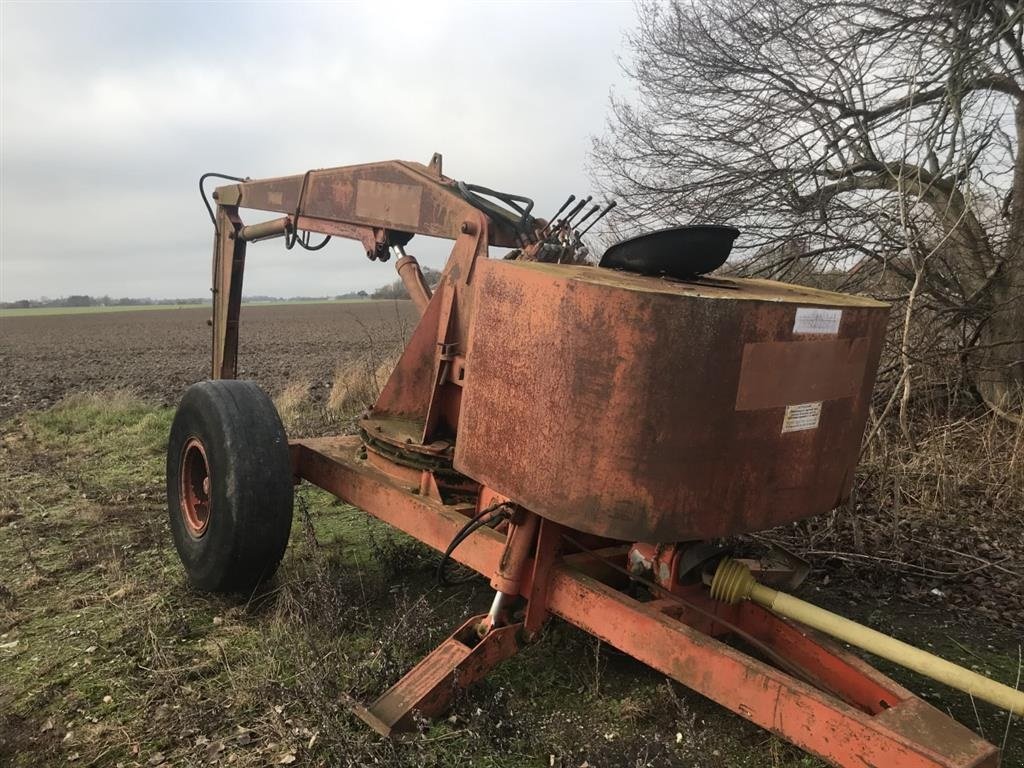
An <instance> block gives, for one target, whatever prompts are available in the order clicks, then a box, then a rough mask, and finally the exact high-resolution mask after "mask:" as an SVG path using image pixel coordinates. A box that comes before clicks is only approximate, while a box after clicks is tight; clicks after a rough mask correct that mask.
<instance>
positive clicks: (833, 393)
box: [736, 337, 870, 411]
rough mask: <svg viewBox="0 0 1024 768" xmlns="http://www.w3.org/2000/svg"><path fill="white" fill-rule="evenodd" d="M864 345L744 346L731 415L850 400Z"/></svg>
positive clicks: (863, 341) (859, 380) (859, 381)
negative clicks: (820, 402) (735, 411)
mask: <svg viewBox="0 0 1024 768" xmlns="http://www.w3.org/2000/svg"><path fill="white" fill-rule="evenodd" d="M869 346H870V345H869V339H867V338H866V337H862V338H859V339H828V340H822V341H769V342H754V343H750V344H746V345H744V347H743V362H742V365H741V367H740V379H739V385H738V386H737V388H736V410H737V411H756V410H762V409H764V408H779V407H781V406H784V405H799V404H800V403H813V402H819V401H822V400H838V399H839V398H842V397H853V396H854V395H855V394H857V392H858V391H859V390H860V388H861V387H862V386H863V384H864V367H865V365H866V364H867V360H868V349H869Z"/></svg>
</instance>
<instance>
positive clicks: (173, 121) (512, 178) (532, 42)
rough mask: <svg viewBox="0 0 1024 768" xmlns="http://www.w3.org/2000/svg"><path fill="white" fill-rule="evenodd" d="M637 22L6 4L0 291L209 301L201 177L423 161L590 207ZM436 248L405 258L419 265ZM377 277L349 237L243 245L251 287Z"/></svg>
mask: <svg viewBox="0 0 1024 768" xmlns="http://www.w3.org/2000/svg"><path fill="white" fill-rule="evenodd" d="M632 23H633V9H632V6H631V5H630V4H628V3H621V4H620V3H615V4H611V3H608V4H584V3H576V4H552V5H548V4H530V3H525V2H524V3H515V4H512V3H509V4H488V5H469V4H434V3H408V4H404V3H403V4H374V5H369V4H367V5H358V6H353V5H340V4H339V5H321V4H318V5H296V4H281V5H233V4H180V5H175V4H166V5H152V4H138V5H127V4H118V5H98V4H88V5H86V4H82V5H73V4H61V5H56V4H27V3H4V4H3V21H2V25H0V26H2V43H3V46H2V47H3V52H2V73H0V78H2V86H3V88H2V96H0V98H2V129H3V132H2V180H0V185H2V201H0V207H2V231H0V296H2V298H3V300H5V301H9V300H12V299H15V298H26V297H35V296H40V295H49V296H59V295H66V294H69V293H92V294H104V293H106V294H111V295H127V296H153V297H174V296H186V295H197V294H202V293H204V292H205V290H206V289H207V288H208V282H209V258H210V247H211V231H210V224H209V220H208V219H207V217H206V212H205V211H204V210H203V208H202V204H201V203H200V201H199V199H198V191H197V189H196V182H197V179H198V177H199V175H200V174H201V173H202V172H204V171H207V170H214V171H222V172H225V173H232V174H237V175H249V176H253V177H261V176H277V175H284V174H291V173H301V172H303V171H305V170H307V169H309V168H318V167H329V166H335V165H346V164H350V163H360V162H370V161H375V160H384V159H391V158H401V159H411V160H419V161H421V162H422V161H426V160H427V159H428V158H429V157H430V155H431V153H432V152H434V151H440V152H443V153H444V155H445V170H446V173H448V174H449V175H452V176H454V177H456V178H460V179H466V180H468V181H472V182H475V183H483V184H486V185H488V186H492V187H495V188H499V189H507V190H509V191H513V192H518V193H523V194H527V195H530V196H531V197H534V198H535V199H536V201H537V204H538V208H539V210H541V211H542V212H543V211H546V210H548V209H552V210H553V209H554V208H556V207H557V206H558V204H559V203H560V202H561V201H562V199H564V197H565V195H567V194H568V193H569V192H574V193H576V194H580V193H581V192H586V191H587V187H588V182H587V178H586V173H585V170H584V164H585V159H586V153H587V149H588V147H589V137H590V136H591V135H593V134H595V133H599V132H600V131H601V129H602V126H603V124H604V116H605V107H606V102H607V94H608V91H609V89H610V88H611V87H612V86H613V85H614V84H616V83H619V82H620V76H619V70H618V65H617V62H616V56H617V52H618V50H619V48H620V44H621V38H622V35H623V34H624V32H625V31H626V30H627V29H628V28H629V27H630V26H631V24H632ZM263 215H264V214H258V213H255V212H253V213H250V214H249V220H252V221H255V220H259V219H260V218H261V217H262V216H263ZM447 249H448V246H446V245H444V244H441V243H429V242H428V243H421V242H420V241H419V240H414V241H413V243H412V244H411V246H410V251H411V252H414V253H417V254H418V255H421V256H425V257H426V258H424V259H423V260H424V261H426V262H427V263H428V264H432V265H435V266H439V265H440V264H441V263H442V262H443V259H444V255H445V254H446V253H447ZM392 279H393V274H392V271H391V270H390V269H387V268H384V267H381V266H380V265H379V264H375V263H370V262H367V261H366V260H365V257H363V256H362V251H361V248H360V247H359V246H358V245H356V244H354V243H348V242H338V243H332V244H331V245H329V246H328V247H327V248H326V249H324V251H321V252H319V253H317V254H308V253H305V252H302V253H296V252H287V251H285V250H284V248H283V246H282V245H281V244H280V242H270V243H265V244H259V245H257V246H255V247H253V248H252V250H251V258H250V260H249V264H248V265H247V268H246V292H247V293H253V294H256V293H267V294H280V295H297V294H322V293H341V292H344V291H348V290H356V289H361V288H372V287H374V286H377V285H380V284H382V283H384V282H388V281H390V280H392Z"/></svg>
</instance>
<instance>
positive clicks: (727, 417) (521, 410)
mask: <svg viewBox="0 0 1024 768" xmlns="http://www.w3.org/2000/svg"><path fill="white" fill-rule="evenodd" d="M476 275H477V277H476V299H475V300H476V302H477V304H478V306H480V307H486V311H481V312H477V313H476V315H475V316H474V318H473V321H472V323H471V324H470V329H471V331H470V338H469V348H468V350H467V355H466V357H467V361H468V371H469V373H468V376H467V380H466V384H465V386H464V387H463V394H462V402H461V414H460V419H459V432H458V440H457V442H456V444H455V462H454V463H455V468H456V469H458V470H459V471H461V472H462V473H464V474H466V475H468V476H469V477H472V478H474V479H475V480H477V481H479V482H481V483H484V484H486V485H487V486H488V487H491V488H494V489H495V490H496V491H498V492H500V493H503V494H505V495H506V496H508V497H509V498H511V499H513V500H515V501H516V502H517V503H519V504H522V505H523V506H524V507H526V508H527V509H530V510H532V511H534V512H536V513H537V514H539V515H541V516H543V517H546V518H548V519H551V520H555V521H557V522H559V523H561V524H562V525H565V526H566V527H568V528H572V529H575V530H578V531H586V532H589V533H594V534H598V535H601V536H608V537H611V538H617V539H623V540H627V541H648V542H676V541H692V540H697V539H709V538H714V537H718V536H727V535H734V534H737V533H742V532H747V531H758V530H765V529H767V528H771V527H773V526H776V525H780V524H783V523H786V522H790V521H792V520H797V519H801V518H805V517H809V516H811V515H817V514H822V513H823V512H826V511H828V510H831V509H833V508H835V507H836V506H837V505H838V504H840V503H841V502H842V501H843V500H844V499H845V498H846V497H847V495H848V494H849V491H850V487H851V485H852V482H853V472H852V468H853V467H854V466H855V465H856V463H857V457H858V455H859V451H860V441H861V436H862V434H863V431H864V423H865V420H866V418H867V411H868V406H869V404H870V401H871V391H872V387H873V384H874V378H875V371H876V369H877V366H878V358H879V355H880V353H881V348H882V340H883V337H884V334H885V327H886V318H887V316H888V308H887V307H886V306H885V305H883V304H880V303H878V302H875V301H872V300H870V299H863V298H859V297H845V296H840V295H838V294H834V293H827V292H824V291H815V290H814V289H810V288H801V287H796V286H787V285H782V284H780V283H773V282H769V281H762V280H740V279H732V278H716V279H714V280H709V279H706V278H705V279H704V280H698V281H694V282H679V281H669V280H662V279H658V278H652V277H646V276H642V275H635V274H628V273H621V272H615V271H613V270H608V269H595V268H593V267H586V266H566V265H558V264H538V263H525V262H515V261H512V262H508V261H496V260H488V261H483V262H481V263H480V264H478V265H477V267H476ZM808 308H809V309H813V310H815V311H819V312H822V311H823V312H829V313H834V315H833V316H835V317H840V320H839V322H838V328H837V331H836V333H835V334H834V335H810V336H808V335H807V334H803V333H797V332H795V331H794V328H799V326H798V325H797V323H796V320H795V317H796V314H797V313H798V312H801V311H803V310H806V309H808ZM800 404H809V405H814V406H815V407H816V408H817V409H818V412H819V413H820V417H819V418H817V419H816V420H815V421H814V424H813V428H806V429H797V430H793V431H786V429H785V427H784V421H785V419H786V416H787V411H791V408H792V407H794V406H799V405H800Z"/></svg>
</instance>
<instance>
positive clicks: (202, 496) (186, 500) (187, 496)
mask: <svg viewBox="0 0 1024 768" xmlns="http://www.w3.org/2000/svg"><path fill="white" fill-rule="evenodd" d="M180 477H181V493H180V498H181V516H182V518H183V519H184V521H185V528H186V529H188V532H189V533H190V534H191V535H192V536H194V537H196V538H199V537H200V536H202V535H203V534H204V533H206V529H207V527H208V526H209V525H210V465H209V463H208V462H207V461H206V449H205V448H204V447H203V444H202V442H200V441H199V439H198V438H195V437H190V438H189V439H188V442H187V443H185V447H184V448H182V451H181V472H180Z"/></svg>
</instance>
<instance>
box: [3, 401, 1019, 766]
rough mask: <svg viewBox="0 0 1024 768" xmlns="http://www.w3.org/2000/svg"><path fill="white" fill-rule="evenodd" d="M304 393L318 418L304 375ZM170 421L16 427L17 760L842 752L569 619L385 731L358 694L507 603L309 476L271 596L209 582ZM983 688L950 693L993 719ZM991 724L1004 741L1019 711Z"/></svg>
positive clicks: (978, 657) (6, 553)
mask: <svg viewBox="0 0 1024 768" xmlns="http://www.w3.org/2000/svg"><path fill="white" fill-rule="evenodd" d="M282 395H286V396H284V397H283V400H285V401H286V403H285V404H286V405H287V406H288V407H289V408H290V409H291V410H292V412H293V415H295V414H298V413H300V411H301V408H302V402H303V398H302V388H301V387H296V388H294V391H292V392H288V393H282ZM171 418H172V412H171V410H170V409H166V408H158V407H153V406H150V405H148V404H146V403H143V402H140V401H139V400H136V399H134V398H132V397H128V396H125V395H120V394H116V393H114V394H104V395H93V396H76V397H73V398H70V399H68V400H66V401H64V402H62V403H60V404H58V405H57V406H55V407H54V408H52V409H49V410H45V411H38V412H33V413H28V414H25V415H23V416H21V417H19V418H18V419H17V420H16V421H12V422H8V423H7V424H5V425H3V430H2V443H0V563H3V564H4V567H3V568H2V569H0V669H2V671H3V674H0V764H3V765H11V766H14V768H22V767H28V766H31V767H32V768H35V767H36V766H39V765H53V764H65V763H70V764H72V765H97V766H116V765H123V766H148V765H161V764H164V765H175V766H178V765H182V766H191V765H196V766H198V765H209V764H224V765H228V764H230V765H237V766H256V765H260V766H263V765H272V764H289V763H290V761H292V759H293V758H294V764H297V765H331V766H335V765H351V766H355V765H372V764H377V765H400V766H401V765H408V766H414V765H415V766H419V765H439V766H446V765H451V766H456V765H459V766H462V765H467V764H473V765H477V766H484V767H485V768H486V767H488V766H536V765H545V766H559V767H564V768H570V767H571V768H577V767H578V766H580V765H583V764H588V765H591V766H625V765H629V766H670V765H687V766H689V765H693V766H730V767H731V766H746V767H748V768H796V767H797V766H801V767H806V768H811V767H814V766H821V765H823V764H822V763H821V762H820V761H817V760H815V759H813V758H810V757H807V756H806V755H804V754H802V753H801V752H800V751H799V750H797V749H795V748H793V747H790V746H788V745H786V744H785V743H783V742H782V741H780V740H778V739H777V738H775V737H773V736H770V735H768V734H766V733H765V732H763V731H761V730H759V729H757V728H755V727H754V726H752V725H750V724H748V723H746V722H745V721H743V720H741V719H739V718H737V717H734V716H732V715H730V714H729V713H727V712H725V711H724V710H722V709H721V708H719V707H717V706H716V705H714V704H712V703H711V702H709V701H707V700H705V699H703V698H701V697H700V696H697V695H695V694H692V693H690V692H688V691H687V690H685V689H683V688H681V687H680V686H677V685H675V684H671V683H668V682H667V681H666V680H665V679H664V678H663V677H661V676H660V675H658V674H657V673H655V672H653V671H652V670H650V669H649V668H647V667H645V666H643V665H641V664H639V663H637V662H635V661H633V660H632V659H630V658H628V657H625V656H623V655H622V654H619V653H616V652H615V651H613V650H610V649H609V648H608V647H607V646H605V645H603V644H601V643H600V642H599V641H597V640H596V639H594V638H592V637H590V636H588V635H586V634H584V633H582V632H579V631H577V630H575V629H574V628H572V627H570V626H568V625H565V624H562V623H560V622H553V623H552V624H551V625H550V626H549V627H548V628H547V630H546V632H545V635H544V637H543V639H542V641H541V642H540V643H538V644H536V645H535V646H532V647H530V648H528V649H526V650H525V651H524V652H522V653H520V654H519V655H517V656H515V657H514V658H512V659H511V660H509V661H508V662H506V663H505V664H504V665H502V666H501V667H499V668H498V669H497V670H495V671H494V672H493V673H492V674H491V675H490V676H489V677H488V678H487V679H486V680H485V681H484V682H483V683H482V684H480V685H479V686H478V687H476V688H474V689H473V690H472V691H470V692H469V693H468V694H467V695H466V696H465V697H464V698H463V699H461V700H460V701H459V702H457V704H456V706H455V707H454V709H453V711H452V713H451V715H450V716H449V717H448V718H444V719H441V720H440V721H438V722H434V723H424V724H423V729H422V732H421V733H420V734H419V735H418V737H416V738H414V739H412V740H409V741H406V742H390V741H385V740H382V739H379V738H377V737H376V736H375V735H374V734H373V733H372V732H371V731H369V730H368V729H367V728H366V727H365V726H364V725H363V724H362V722H361V721H359V720H357V719H356V718H355V717H354V716H353V715H352V714H351V712H350V711H349V709H348V707H347V706H346V704H345V701H346V699H348V698H354V699H357V700H361V701H370V700H372V699H373V698H374V697H375V696H376V695H377V694H379V693H380V692H382V691H383V690H384V689H386V688H387V686H388V685H390V684H391V683H393V682H394V681H395V680H397V679H398V678H399V677H400V676H401V675H402V674H403V673H404V672H405V671H407V670H408V668H409V667H410V666H412V664H414V663H415V662H416V661H417V660H418V659H419V658H421V657H422V656H423V655H424V654H425V653H427V652H428V651H429V650H431V649H432V648H433V647H434V646H436V645H437V644H438V643H439V642H440V641H441V640H443V639H444V638H445V637H446V636H447V635H448V634H449V633H450V631H451V630H452V629H454V627H456V626H457V625H458V624H460V623H461V622H462V620H463V619H464V618H465V617H466V616H468V615H471V614H472V613H474V612H481V611H483V610H485V609H486V606H487V604H488V603H489V597H490V595H489V592H490V590H489V588H488V586H487V584H486V582H485V581H483V580H478V581H475V582H471V583H469V584H466V585H464V586H461V587H457V588H447V589H440V588H438V587H436V586H435V585H434V583H433V571H434V567H435V563H436V560H435V555H434V553H433V552H431V551H430V550H428V549H426V548H425V547H423V546H421V545H419V544H418V543H416V542H415V541H412V540H411V539H409V538H407V537H405V536H403V535H401V534H398V533H396V532H395V531H393V530H392V529H390V528H388V527H387V526H384V525H383V524H380V523H377V522H375V521H373V520H372V519H371V518H369V517H368V516H366V515H364V514H363V513H361V512H359V511H358V510H355V509H353V508H351V507H347V506H345V505H342V504H341V503H340V502H338V501H337V500H335V499H334V498H333V497H331V496H329V495H327V494H325V493H323V492H320V491H317V490H315V489H312V488H310V487H307V486H302V487H300V488H299V490H298V493H297V498H296V511H295V523H294V528H293V532H292V538H291V544H290V547H289V552H288V554H287V555H286V558H285V560H284V562H283V563H282V567H281V569H280V571H279V574H278V576H277V577H276V579H275V580H274V581H273V582H272V583H271V584H270V585H268V587H267V588H266V590H264V591H263V592H261V593H259V594H255V595H251V596H247V597H243V598H226V597H218V596H211V595H203V594H198V593H195V592H193V591H191V590H190V589H189V588H188V587H187V585H186V583H185V580H184V574H183V572H182V569H181V566H180V564H179V562H178V560H177V556H176V554H175V553H174V550H173V547H172V546H171V544H170V534H169V531H168V527H167V523H166V510H165V507H164V494H163V475H164V444H165V440H166V434H167V430H168V427H169V424H170V421H171ZM812 599H815V598H812ZM857 610H858V611H859V612H861V613H864V614H866V615H863V616H861V617H862V618H869V619H871V620H872V621H873V622H875V623H877V624H879V625H880V627H881V628H883V629H892V628H897V629H899V628H901V627H902V628H903V629H904V631H905V630H906V627H907V621H909V620H910V619H908V618H907V616H906V614H907V610H906V607H905V606H903V605H900V604H898V603H896V602H891V603H889V602H886V601H872V600H863V601H861V605H860V606H859V607H858V609H857ZM946 619H947V620H942V621H937V620H935V619H934V617H930V616H928V615H925V616H922V617H921V618H920V619H919V625H916V626H915V629H914V630H913V631H914V632H915V634H916V635H917V638H916V639H918V640H919V641H923V640H927V642H931V643H934V644H936V647H940V646H941V648H942V650H943V651H944V652H948V654H949V655H952V656H954V660H960V659H962V658H967V659H969V660H970V663H973V664H975V665H978V666H979V667H980V668H982V669H984V670H986V671H989V672H991V673H993V674H997V675H999V676H1001V677H1003V678H1004V679H1005V678H1006V676H1008V675H1012V673H1013V671H1014V670H1015V669H1016V668H1017V666H1016V665H1017V645H1016V642H1015V640H1014V638H1013V637H1012V636H1009V637H1008V636H1007V635H1006V634H1005V633H1002V634H1001V633H1000V632H999V631H998V630H997V629H993V630H992V632H991V633H988V632H985V633H984V634H983V630H985V627H984V625H979V624H978V622H976V621H963V620H958V617H956V616H948V617H946ZM963 649H966V650H963ZM892 673H893V674H894V675H896V676H897V677H898V679H900V680H902V681H904V682H906V683H908V684H909V685H910V686H911V687H912V688H914V689H916V690H920V689H921V681H920V680H911V679H908V677H907V676H906V675H902V676H900V675H899V674H898V670H897V671H893V672H892ZM935 687H936V686H931V687H928V688H926V690H927V691H928V692H929V693H931V692H932V691H933V689H934V688H935ZM965 698H966V697H954V696H950V695H948V692H946V693H943V692H941V691H937V692H934V698H933V701H934V702H935V703H936V704H937V705H939V706H940V707H941V708H943V709H945V708H946V706H947V705H949V704H950V703H952V705H953V708H954V712H955V714H956V715H957V716H958V717H959V718H960V719H961V720H962V721H963V722H966V723H968V724H974V714H973V713H972V712H971V708H970V705H969V703H967V704H966V706H965V702H964V699H965ZM978 721H979V722H978V726H980V727H983V728H984V729H985V731H986V733H987V735H988V737H989V738H990V739H991V740H993V741H996V742H997V743H998V741H999V740H1000V739H1001V736H1002V731H1001V727H1000V726H1001V725H1002V724H1005V718H1003V719H1000V718H998V717H995V716H994V715H993V713H991V712H990V711H987V710H985V709H983V708H980V714H979V715H978ZM1019 742H1020V739H1019V733H1018V731H1016V730H1015V731H1011V734H1010V742H1009V750H1008V753H1007V755H1006V758H1005V764H1007V765H1012V764H1016V763H1015V760H1016V761H1019V760H1021V758H1024V750H1022V749H1021V745H1020V743H1019Z"/></svg>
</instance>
